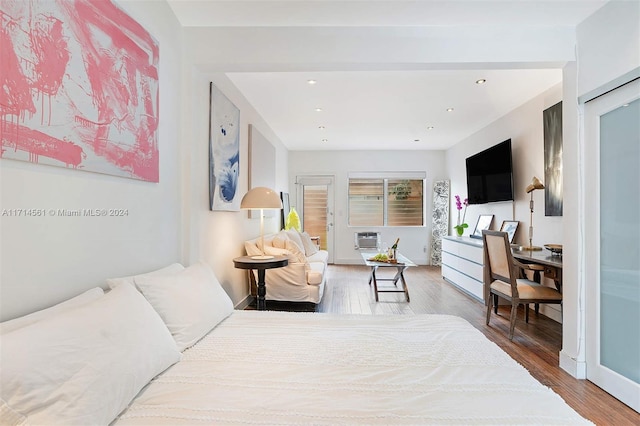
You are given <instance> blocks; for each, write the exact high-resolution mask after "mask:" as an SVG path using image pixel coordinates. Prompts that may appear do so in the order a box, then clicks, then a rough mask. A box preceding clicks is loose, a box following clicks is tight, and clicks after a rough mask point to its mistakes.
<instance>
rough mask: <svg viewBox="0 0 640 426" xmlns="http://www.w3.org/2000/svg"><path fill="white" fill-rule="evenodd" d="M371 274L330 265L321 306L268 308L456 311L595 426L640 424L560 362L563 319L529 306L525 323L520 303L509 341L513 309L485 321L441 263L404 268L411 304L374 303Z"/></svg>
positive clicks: (396, 300) (393, 299)
mask: <svg viewBox="0 0 640 426" xmlns="http://www.w3.org/2000/svg"><path fill="white" fill-rule="evenodd" d="M387 272H388V273H390V271H382V272H379V273H378V275H379V276H381V274H384V273H387ZM368 276H369V269H368V268H367V267H365V266H357V265H329V270H328V275H327V285H326V287H325V293H324V296H323V298H322V301H321V302H320V304H319V305H317V306H314V305H309V304H289V303H276V302H272V301H268V302H267V309H273V310H303V311H308V310H316V311H317V312H329V313H339V314H347V313H352V314H365V315H382V314H393V315H398V314H400V315H402V314H408V315H412V314H450V315H457V316H460V317H462V318H464V319H466V320H467V321H469V322H470V323H471V324H472V325H473V326H474V327H476V328H477V329H479V330H480V331H481V332H483V333H484V334H485V335H486V336H487V338H488V339H489V340H491V341H493V342H495V343H496V344H497V345H498V346H500V347H501V348H502V349H503V350H504V351H505V352H507V353H508V354H509V355H510V356H511V357H512V358H513V359H515V360H516V361H517V362H519V363H520V364H521V365H523V366H524V367H525V368H526V369H527V370H528V371H529V372H530V373H531V375H532V376H533V377H535V378H536V379H537V380H538V381H540V382H541V383H543V384H545V385H546V386H549V387H550V388H552V389H553V390H554V391H555V392H556V393H558V394H559V395H560V396H561V397H562V398H563V399H564V400H565V401H566V402H567V403H568V404H569V405H570V406H571V407H573V408H574V409H575V410H576V411H577V412H578V413H580V414H581V415H582V416H584V417H585V418H587V419H589V420H591V421H592V422H594V423H595V424H597V425H616V426H618V425H640V414H638V413H637V412H635V411H634V410H632V409H631V408H629V407H628V406H626V405H624V404H623V403H621V402H620V401H618V400H617V399H615V398H614V397H612V396H611V395H609V394H608V393H606V392H605V391H603V390H602V389H600V388H599V387H597V386H596V385H594V384H593V383H591V382H589V381H587V380H576V379H574V378H573V377H571V376H570V375H569V374H568V373H566V372H565V371H564V370H562V369H561V368H560V367H559V366H558V363H559V361H558V354H559V352H560V350H561V347H562V327H561V325H560V324H559V323H557V322H555V321H553V320H551V319H549V318H547V317H545V316H544V315H536V314H535V313H533V311H531V314H530V316H529V323H528V324H527V323H525V322H524V312H523V309H522V307H521V308H520V311H519V312H518V322H517V324H516V331H515V335H514V337H513V341H509V338H508V333H509V330H508V328H509V309H510V308H508V307H504V308H500V309H499V310H498V315H495V314H492V316H491V323H490V325H489V326H487V325H485V312H486V311H485V307H484V305H483V304H482V303H481V302H479V301H477V300H475V299H473V298H472V297H470V296H468V295H467V294H465V293H463V292H462V291H460V290H458V289H456V288H455V287H454V286H452V285H450V284H448V283H446V282H445V281H444V280H443V279H442V277H441V275H440V268H438V267H431V266H419V267H416V268H409V269H408V270H407V271H406V272H405V277H406V279H407V285H408V287H409V294H410V296H411V302H410V303H407V302H406V301H405V299H404V295H403V294H402V293H380V301H379V302H375V298H374V295H373V290H372V288H371V287H369V286H368V285H367V280H368ZM385 285H392V284H389V283H385Z"/></svg>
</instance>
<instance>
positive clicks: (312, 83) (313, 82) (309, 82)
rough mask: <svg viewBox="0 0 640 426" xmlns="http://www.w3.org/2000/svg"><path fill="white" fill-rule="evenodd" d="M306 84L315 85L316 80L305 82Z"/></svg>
mask: <svg viewBox="0 0 640 426" xmlns="http://www.w3.org/2000/svg"><path fill="white" fill-rule="evenodd" d="M307 83H308V84H310V85H312V86H313V85H314V84H316V83H317V81H316V80H307Z"/></svg>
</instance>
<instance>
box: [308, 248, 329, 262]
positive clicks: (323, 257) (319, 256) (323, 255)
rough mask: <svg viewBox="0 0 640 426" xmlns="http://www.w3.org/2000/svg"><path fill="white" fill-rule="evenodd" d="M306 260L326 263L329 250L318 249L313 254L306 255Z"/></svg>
mask: <svg viewBox="0 0 640 426" xmlns="http://www.w3.org/2000/svg"><path fill="white" fill-rule="evenodd" d="M307 261H308V262H309V263H313V262H320V263H324V264H326V263H327V262H328V261H329V252H328V251H326V250H318V252H317V253H316V254H314V255H313V256H308V257H307Z"/></svg>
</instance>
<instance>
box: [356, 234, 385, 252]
mask: <svg viewBox="0 0 640 426" xmlns="http://www.w3.org/2000/svg"><path fill="white" fill-rule="evenodd" d="M354 239H355V241H354V246H355V249H356V250H359V249H377V248H378V247H380V233H379V232H356V233H355V234H354Z"/></svg>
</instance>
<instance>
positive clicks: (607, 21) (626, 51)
mask: <svg viewBox="0 0 640 426" xmlns="http://www.w3.org/2000/svg"><path fill="white" fill-rule="evenodd" d="M576 34H577V57H578V96H582V95H584V94H586V93H589V92H591V91H593V90H595V89H597V88H598V87H600V86H603V85H605V84H607V83H609V82H610V81H612V80H615V79H617V78H618V77H620V76H622V75H624V74H626V73H628V72H630V71H632V70H634V69H637V68H638V67H639V66H640V48H638V45H639V44H640V2H638V1H611V2H609V3H607V4H606V5H605V6H603V7H602V8H601V9H598V11H597V12H596V13H594V14H593V15H591V16H590V17H589V18H587V19H585V20H584V21H583V22H581V23H580V25H578V27H577V28H576Z"/></svg>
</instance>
